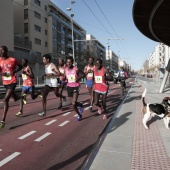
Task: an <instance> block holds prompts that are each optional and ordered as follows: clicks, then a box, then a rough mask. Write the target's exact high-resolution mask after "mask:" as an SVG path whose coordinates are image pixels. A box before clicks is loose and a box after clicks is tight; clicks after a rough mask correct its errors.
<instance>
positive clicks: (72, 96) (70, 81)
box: [65, 57, 85, 121]
mask: <svg viewBox="0 0 170 170" xmlns="http://www.w3.org/2000/svg"><path fill="white" fill-rule="evenodd" d="M66 65H67V67H66V68H65V76H66V79H67V94H68V97H69V100H70V102H71V104H72V105H73V109H74V111H75V112H76V113H77V114H78V117H77V119H76V121H80V120H81V119H82V115H81V113H82V112H83V108H82V103H79V102H77V100H78V93H79V88H80V83H79V81H80V80H81V78H83V77H84V76H85V74H84V72H83V71H82V70H80V69H78V68H77V67H76V66H73V57H67V60H66Z"/></svg>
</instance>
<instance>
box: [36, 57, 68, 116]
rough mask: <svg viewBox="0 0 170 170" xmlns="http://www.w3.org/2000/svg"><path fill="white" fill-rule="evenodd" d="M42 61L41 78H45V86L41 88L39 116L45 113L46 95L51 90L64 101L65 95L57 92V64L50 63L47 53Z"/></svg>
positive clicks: (58, 74)
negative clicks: (43, 71)
mask: <svg viewBox="0 0 170 170" xmlns="http://www.w3.org/2000/svg"><path fill="white" fill-rule="evenodd" d="M43 63H44V65H45V74H44V75H43V76H42V78H43V79H45V87H44V90H43V99H42V105H43V112H41V113H39V114H38V115H39V116H45V115H46V105H47V96H48V94H49V92H50V91H51V90H53V91H54V94H55V95H56V97H61V98H62V99H63V102H65V101H66V97H65V96H62V95H60V94H59V93H58V80H57V76H60V72H59V70H58V69H57V66H56V65H55V64H54V63H51V56H50V55H49V54H45V55H44V56H43Z"/></svg>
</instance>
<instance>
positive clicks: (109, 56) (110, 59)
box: [106, 50, 119, 72]
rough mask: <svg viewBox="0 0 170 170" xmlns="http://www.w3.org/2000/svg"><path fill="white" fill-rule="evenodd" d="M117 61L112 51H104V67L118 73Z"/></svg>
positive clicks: (117, 58)
mask: <svg viewBox="0 0 170 170" xmlns="http://www.w3.org/2000/svg"><path fill="white" fill-rule="evenodd" d="M118 60H119V57H118V56H117V55H116V54H115V53H114V52H113V51H112V50H106V66H107V67H108V68H109V70H110V71H114V72H117V71H118V69H119V68H118Z"/></svg>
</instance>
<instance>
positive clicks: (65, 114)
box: [63, 112, 71, 116]
mask: <svg viewBox="0 0 170 170" xmlns="http://www.w3.org/2000/svg"><path fill="white" fill-rule="evenodd" d="M70 113H71V112H67V113H64V114H63V116H67V115H69V114H70Z"/></svg>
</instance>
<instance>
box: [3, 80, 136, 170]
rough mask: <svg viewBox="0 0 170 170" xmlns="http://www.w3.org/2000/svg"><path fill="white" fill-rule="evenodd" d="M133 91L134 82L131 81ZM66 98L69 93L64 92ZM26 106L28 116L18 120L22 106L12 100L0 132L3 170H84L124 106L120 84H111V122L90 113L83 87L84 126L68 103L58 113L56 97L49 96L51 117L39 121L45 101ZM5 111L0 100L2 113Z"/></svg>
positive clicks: (29, 102) (108, 103) (80, 98)
mask: <svg viewBox="0 0 170 170" xmlns="http://www.w3.org/2000/svg"><path fill="white" fill-rule="evenodd" d="M127 81H128V82H130V83H127V87H128V88H130V86H131V85H132V83H133V81H134V79H132V78H129V79H128V80H127ZM64 94H65V95H66V91H64ZM27 98H28V103H27V104H26V105H24V116H23V117H16V116H15V114H16V113H17V112H18V111H19V102H16V103H14V102H13V101H12V100H10V108H9V112H8V115H7V119H6V126H5V128H4V129H1V130H0V169H2V170H10V169H15V170H30V169H31V170H32V169H35V170H47V169H48V170H57V169H61V170H68V169H69V170H75V169H82V167H83V164H84V162H85V160H86V161H87V159H90V157H89V154H90V153H91V151H92V150H93V149H94V147H95V144H96V141H97V140H99V138H100V136H101V135H102V134H103V132H104V129H105V128H106V126H107V124H108V123H109V121H110V119H111V117H112V116H113V114H114V113H115V111H116V109H117V107H118V106H119V104H120V103H121V101H122V99H123V98H124V95H123V96H122V95H121V89H120V85H119V84H113V83H112V84H111V85H110V91H109V95H108V97H107V108H108V109H107V110H108V113H109V118H108V119H107V120H103V119H102V117H103V115H98V114H97V107H96V106H94V108H93V112H92V113H91V112H89V111H88V107H89V104H88V102H89V94H88V93H87V89H86V88H85V85H84V84H83V85H81V91H80V95H79V101H82V102H83V106H84V113H83V119H82V121H80V122H75V118H76V114H75V112H74V111H73V109H72V106H71V105H70V104H69V101H68V100H67V103H66V106H64V107H63V109H62V110H57V109H56V108H57V106H58V104H59V99H57V98H56V97H55V95H54V94H53V93H50V94H49V96H48V103H47V115H46V116H45V117H39V116H38V113H40V112H41V111H42V103H41V100H42V98H40V97H39V98H38V99H36V100H34V101H33V100H31V99H30V96H29V95H28V97H27ZM2 111H3V103H2V99H0V113H2Z"/></svg>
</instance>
